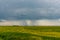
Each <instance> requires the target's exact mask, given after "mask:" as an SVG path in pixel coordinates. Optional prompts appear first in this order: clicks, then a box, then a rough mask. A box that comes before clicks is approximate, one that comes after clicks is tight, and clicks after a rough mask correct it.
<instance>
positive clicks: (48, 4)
mask: <svg viewBox="0 0 60 40" xmlns="http://www.w3.org/2000/svg"><path fill="white" fill-rule="evenodd" d="M0 19H6V20H22V19H30V20H37V19H60V0H0Z"/></svg>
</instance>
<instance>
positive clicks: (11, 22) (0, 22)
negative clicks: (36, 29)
mask: <svg viewBox="0 0 60 40" xmlns="http://www.w3.org/2000/svg"><path fill="white" fill-rule="evenodd" d="M0 25H1V26H2V25H3V26H6V25H7V26H12V25H19V26H60V19H58V20H48V19H42V20H0Z"/></svg>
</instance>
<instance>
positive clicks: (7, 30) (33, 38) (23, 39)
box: [0, 26, 60, 40]
mask: <svg viewBox="0 0 60 40" xmlns="http://www.w3.org/2000/svg"><path fill="white" fill-rule="evenodd" d="M0 40H60V26H0Z"/></svg>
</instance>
